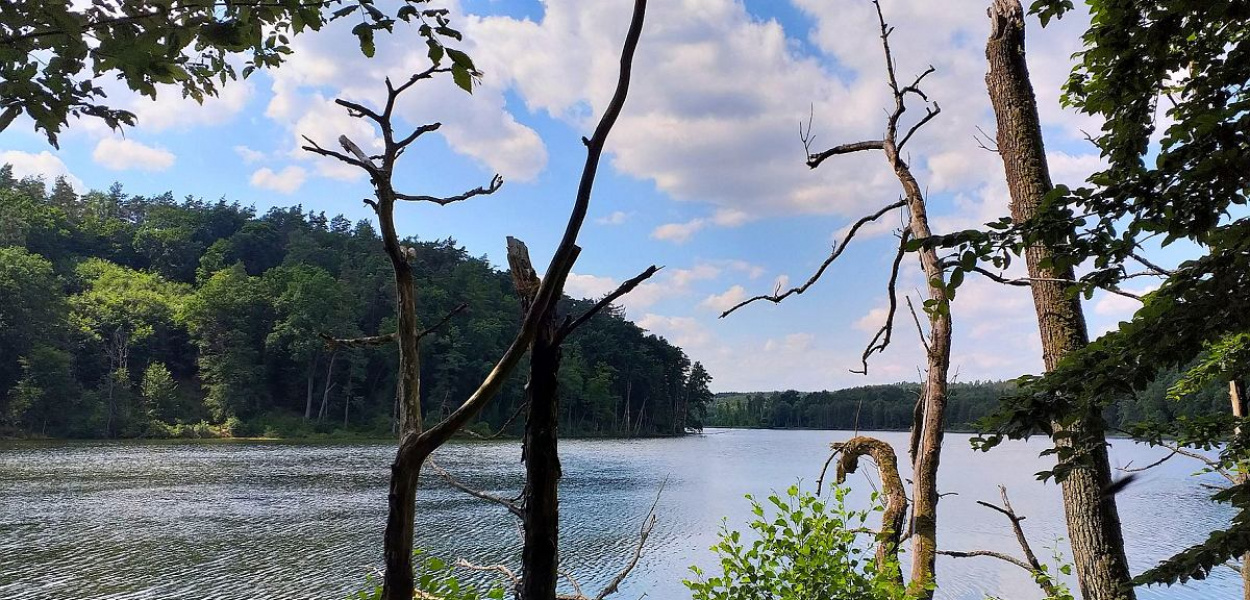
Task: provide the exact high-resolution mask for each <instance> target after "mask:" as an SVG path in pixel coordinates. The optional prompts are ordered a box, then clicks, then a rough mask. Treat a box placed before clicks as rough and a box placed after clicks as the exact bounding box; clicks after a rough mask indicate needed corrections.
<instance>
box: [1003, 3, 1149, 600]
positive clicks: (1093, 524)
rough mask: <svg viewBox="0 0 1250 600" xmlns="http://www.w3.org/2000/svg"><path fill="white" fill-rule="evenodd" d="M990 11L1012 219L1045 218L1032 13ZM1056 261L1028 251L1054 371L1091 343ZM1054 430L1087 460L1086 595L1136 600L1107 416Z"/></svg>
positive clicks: (1073, 536)
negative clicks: (1030, 49)
mask: <svg viewBox="0 0 1250 600" xmlns="http://www.w3.org/2000/svg"><path fill="white" fill-rule="evenodd" d="M988 12H989V16H990V21H991V23H992V30H991V34H990V38H989V42H988V43H987V45H986V58H987V59H988V61H989V73H988V74H987V75H986V76H985V81H986V85H987V87H988V89H989V94H990V100H991V101H992V103H993V106H994V114H995V116H996V118H997V122H998V135H997V141H998V152H999V154H1000V155H1001V156H1002V159H1003V165H1004V167H1005V169H1006V175H1007V186H1008V188H1009V189H1010V192H1011V216H1012V218H1013V219H1015V220H1016V221H1017V222H1024V221H1028V220H1030V219H1032V218H1033V217H1034V216H1035V215H1037V213H1038V210H1039V206H1040V205H1041V203H1042V200H1043V198H1044V197H1045V195H1046V194H1047V193H1048V192H1049V191H1050V190H1051V188H1052V186H1051V180H1050V171H1049V166H1048V165H1047V162H1046V151H1045V147H1044V144H1043V141H1042V132H1041V127H1040V125H1039V121H1038V116H1037V102H1036V100H1035V98H1034V95H1033V87H1032V84H1031V83H1030V81H1029V73H1028V65H1027V63H1026V61H1025V54H1024V47H1025V46H1024V16H1023V15H1024V11H1023V9H1022V8H1021V6H1020V3H1019V1H1018V0H994V2H993V3H992V4H991V5H990V8H989V11H988ZM1050 256H1052V251H1051V249H1050V248H1048V247H1046V246H1045V245H1040V244H1035V245H1032V246H1030V247H1029V248H1027V249H1026V251H1025V262H1026V264H1027V266H1028V271H1029V277H1030V278H1031V279H1032V282H1031V288H1032V292H1033V303H1034V306H1035V308H1036V311H1037V321H1038V328H1039V330H1040V332H1041V339H1042V358H1043V360H1044V362H1045V365H1046V370H1047V371H1049V370H1051V369H1053V368H1055V366H1056V365H1057V364H1058V363H1059V362H1060V361H1061V360H1062V359H1063V358H1064V356H1066V355H1067V354H1068V353H1070V352H1072V351H1073V350H1076V349H1078V348H1081V347H1083V346H1085V345H1086V344H1088V343H1089V334H1088V331H1087V330H1086V325H1085V317H1084V314H1083V313H1082V310H1081V303H1080V299H1079V298H1076V297H1072V296H1069V295H1068V294H1066V293H1065V285H1066V284H1065V283H1062V281H1066V280H1072V279H1073V272H1072V269H1070V268H1068V269H1053V268H1047V267H1045V266H1044V264H1045V263H1046V262H1047V260H1048V258H1049V257H1050ZM1057 280H1058V281H1057ZM1053 429H1054V436H1053V437H1054V443H1055V444H1056V446H1060V447H1062V446H1070V447H1073V449H1074V450H1075V451H1076V453H1077V454H1078V455H1082V456H1083V460H1080V461H1078V462H1076V463H1074V467H1075V468H1073V469H1072V471H1071V472H1070V473H1069V474H1068V476H1067V477H1065V478H1064V479H1063V481H1062V483H1061V485H1062V487H1063V499H1064V510H1065V513H1066V516H1067V525H1068V537H1069V540H1070V541H1071V544H1072V558H1073V563H1074V565H1075V567H1076V574H1077V580H1078V582H1079V586H1080V591H1081V596H1082V597H1083V598H1085V600H1131V599H1133V598H1135V596H1136V595H1135V593H1134V591H1133V588H1132V585H1131V583H1130V576H1129V568H1128V559H1127V558H1126V557H1125V554H1124V539H1123V533H1122V531H1121V528H1120V516H1119V512H1118V510H1117V508H1116V503H1115V497H1114V496H1113V495H1109V494H1105V493H1104V492H1103V491H1104V490H1105V489H1107V488H1108V486H1109V485H1110V484H1111V467H1110V463H1109V460H1108V457H1107V445H1106V435H1105V432H1104V431H1105V424H1104V422H1103V420H1102V416H1101V415H1100V414H1099V413H1097V412H1096V410H1094V409H1090V410H1089V411H1087V412H1086V413H1085V414H1082V415H1079V417H1078V419H1077V420H1076V421H1075V422H1074V423H1073V424H1072V425H1070V426H1065V425H1062V424H1060V423H1055V424H1054V427H1053Z"/></svg>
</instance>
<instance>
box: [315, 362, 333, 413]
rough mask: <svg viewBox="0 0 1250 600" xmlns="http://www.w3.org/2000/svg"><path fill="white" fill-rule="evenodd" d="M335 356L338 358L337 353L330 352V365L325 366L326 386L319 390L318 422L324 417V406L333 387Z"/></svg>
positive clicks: (328, 401)
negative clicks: (319, 407)
mask: <svg viewBox="0 0 1250 600" xmlns="http://www.w3.org/2000/svg"><path fill="white" fill-rule="evenodd" d="M336 358H338V353H337V352H331V353H330V365H329V366H328V367H326V387H325V389H324V390H322V392H321V410H319V411H317V422H318V423H320V422H321V421H322V420H324V419H325V416H326V407H327V406H329V405H330V390H333V389H334V359H336Z"/></svg>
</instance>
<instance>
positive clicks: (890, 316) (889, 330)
mask: <svg viewBox="0 0 1250 600" xmlns="http://www.w3.org/2000/svg"><path fill="white" fill-rule="evenodd" d="M909 231H910V230H909V229H906V228H904V229H903V234H902V235H901V236H899V242H898V252H897V253H896V254H895V255H894V263H893V264H892V265H890V282H889V283H888V284H886V288H885V290H886V295H887V296H888V297H889V299H890V308H889V310H888V311H887V312H886V315H885V323H882V324H881V329H878V330H877V334H876V335H874V336H872V341H870V342H868V347H867V348H864V354H863V355H862V356H860V360H861V361H862V362H863V364H864V368H863V370H861V371H857V370H855V369H851V372H852V373H857V374H859V375H867V374H868V357H869V356H872V355H873V354H875V353H877V352H884V351H885V349H886V348H888V347H889V346H890V337H891V336H892V335H893V334H894V315H895V314H896V313H897V312H898V290H897V287H898V272H899V268H900V267H901V266H902V264H903V256H905V255H906V254H907V239H908V238H909V237H910V236H911V234H910V233H909ZM878 340H880V343H878ZM925 348H928V344H925Z"/></svg>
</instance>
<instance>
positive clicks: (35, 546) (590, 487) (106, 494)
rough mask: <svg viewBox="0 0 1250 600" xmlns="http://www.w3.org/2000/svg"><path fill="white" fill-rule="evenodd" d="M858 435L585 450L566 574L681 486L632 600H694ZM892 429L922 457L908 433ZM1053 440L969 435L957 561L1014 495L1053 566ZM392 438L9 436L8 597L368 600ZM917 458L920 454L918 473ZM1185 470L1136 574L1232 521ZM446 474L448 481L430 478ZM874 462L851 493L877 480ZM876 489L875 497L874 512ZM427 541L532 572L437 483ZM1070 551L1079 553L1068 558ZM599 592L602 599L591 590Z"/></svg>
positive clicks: (1018, 576) (729, 438) (950, 506)
mask: <svg viewBox="0 0 1250 600" xmlns="http://www.w3.org/2000/svg"><path fill="white" fill-rule="evenodd" d="M850 435H851V434H850V433H849V432H838V431H770V430H725V429H713V430H708V431H707V432H706V433H705V434H704V435H699V436H689V437H684V438H675V439H642V440H569V441H564V442H562V443H561V451H562V456H563V465H564V480H563V483H562V487H561V498H562V532H561V536H562V555H563V562H564V567H565V569H566V570H568V571H570V572H572V573H573V574H574V575H576V576H577V577H578V579H579V580H580V581H581V582H582V584H583V587H584V588H585V589H586V590H587V591H588V592H591V590H596V591H597V590H598V587H599V585H600V584H602V583H603V582H605V581H606V580H608V579H610V578H611V577H612V576H613V575H614V574H615V573H616V572H617V571H618V570H619V568H620V567H621V566H622V565H624V564H625V562H626V561H627V560H628V558H629V556H630V555H631V553H632V552H633V548H634V546H635V544H636V539H637V532H638V528H639V525H640V523H641V521H642V518H643V516H644V514H645V513H646V510H647V508H648V507H649V506H650V504H651V502H652V500H653V499H654V497H655V494H656V491H657V489H658V488H659V486H660V484H661V482H662V481H665V480H667V484H666V487H665V488H664V492H663V494H662V496H661V498H660V501H659V506H658V509H657V515H658V518H659V521H658V524H657V526H656V529H655V532H654V533H653V534H652V536H651V538H650V540H649V541H648V544H647V547H646V551H645V554H644V556H643V558H642V560H641V562H640V563H639V565H638V567H637V569H636V570H635V571H634V572H633V573H632V574H631V575H630V577H629V579H627V580H626V582H625V584H624V585H622V587H621V594H620V595H619V596H614V597H617V598H622V599H623V600H624V599H628V600H633V599H636V598H639V597H640V596H642V595H643V594H645V595H646V597H647V598H651V599H657V600H668V599H682V598H689V593H688V592H687V590H686V589H685V587H684V586H682V584H681V580H682V579H683V578H684V577H687V576H688V575H689V571H688V570H687V569H688V567H689V566H690V565H692V564H699V565H701V566H703V567H704V568H708V569H710V568H711V567H712V566H714V563H713V555H712V554H711V552H710V551H709V550H708V548H709V546H711V545H712V544H713V543H715V541H716V533H717V529H718V528H719V526H720V524H721V519H722V518H723V517H727V518H728V520H729V523H730V524H731V525H733V526H735V527H738V528H741V529H745V523H746V521H747V520H748V518H749V517H750V513H749V505H748V504H747V502H746V501H745V500H744V499H743V495H744V494H747V493H752V494H756V495H759V496H764V495H766V494H767V493H768V492H769V491H770V490H784V488H786V487H787V486H789V485H790V484H793V483H795V482H796V481H798V480H802V481H803V482H804V483H805V485H808V486H809V487H811V486H812V485H813V484H814V482H815V480H816V478H817V476H818V474H819V471H820V468H821V466H822V465H823V464H824V461H825V459H826V458H827V456H828V444H829V443H830V442H832V441H836V440H843V439H846V438H847V437H849V436H850ZM872 435H876V436H878V437H881V438H883V439H885V440H886V441H888V442H890V443H892V444H894V446H895V447H896V448H904V447H905V444H906V436H907V434H905V433H898V432H885V433H875V434H872ZM1045 447H1046V442H1045V440H1043V439H1040V438H1039V439H1035V440H1032V441H1030V442H1027V443H1024V442H1015V443H1005V444H1004V446H1002V447H1000V448H997V449H995V450H993V451H991V452H989V453H978V452H974V451H973V450H971V448H970V447H969V444H968V436H967V435H963V434H948V435H947V436H946V444H945V448H944V454H943V461H942V473H941V475H940V479H939V481H940V485H941V489H942V491H943V492H951V493H953V494H954V495H949V496H945V497H944V498H943V500H942V502H941V505H940V515H939V517H940V522H939V523H940V525H939V527H940V531H939V535H940V538H939V541H940V544H941V546H942V547H944V548H946V549H951V550H972V549H992V550H999V551H1003V552H1008V553H1011V554H1019V549H1018V547H1017V546H1016V543H1015V538H1014V536H1013V535H1012V533H1011V529H1010V527H1009V525H1008V523H1007V521H1006V519H1004V518H1003V517H1002V516H1001V515H999V514H997V513H993V512H991V511H989V510H988V509H985V508H983V507H980V506H977V505H976V501H977V500H988V501H993V502H995V503H997V502H998V490H997V486H998V484H1000V483H1001V484H1005V485H1006V486H1007V487H1008V490H1009V492H1010V494H1011V499H1012V504H1013V505H1014V506H1015V508H1016V511H1017V512H1018V513H1020V514H1022V515H1025V516H1027V520H1026V521H1025V522H1024V526H1025V528H1026V531H1027V533H1028V535H1029V537H1030V539H1031V541H1032V543H1033V545H1034V549H1035V550H1036V551H1037V553H1038V554H1039V555H1042V556H1049V555H1050V554H1051V552H1050V550H1048V547H1053V546H1055V543H1056V540H1057V539H1059V538H1062V537H1063V536H1064V527H1063V513H1062V508H1061V505H1060V495H1059V489H1058V487H1057V486H1055V485H1053V484H1043V483H1040V482H1038V481H1036V480H1035V479H1034V477H1033V474H1034V473H1035V472H1037V471H1040V470H1043V469H1044V468H1045V467H1046V465H1047V464H1048V463H1047V462H1045V461H1044V460H1043V459H1041V458H1038V456H1037V453H1038V452H1039V451H1040V450H1042V449H1044V448H1045ZM1165 454H1166V451H1164V450H1161V449H1151V448H1148V447H1145V446H1141V445H1136V444H1133V443H1132V442H1129V441H1123V440H1119V441H1115V442H1114V443H1113V444H1112V451H1111V456H1112V461H1113V464H1114V465H1118V466H1126V465H1128V464H1129V463H1132V464H1134V465H1143V464H1147V463H1149V462H1151V461H1153V460H1156V459H1158V458H1161V457H1162V456H1163V455H1165ZM393 455H394V447H393V445H392V444H387V443H371V444H357V443H326V444H308V443H283V442H243V441H238V442H236V441H210V442H160V443H156V442H152V443H135V442H50V443H36V442H0V598H6V599H27V598H30V599H40V600H61V599H67V600H68V599H75V600H80V599H81V600H86V599H92V600H104V599H123V598H124V599H146V598H152V599H158V598H159V599H214V600H226V599H236V598H237V599H243V598H283V599H310V600H323V599H326V600H333V599H339V598H342V597H344V596H345V595H346V594H347V593H350V592H351V591H353V590H355V589H357V588H358V587H359V586H360V583H361V582H362V580H363V577H364V575H365V574H366V573H367V572H368V570H369V569H370V568H371V567H373V566H377V565H379V564H380V562H381V538H382V528H383V524H384V520H385V506H386V477H387V472H388V466H389V464H390V460H391V458H392V456H393ZM436 457H437V459H438V460H439V462H440V464H441V465H442V466H443V467H445V468H446V469H448V470H449V471H451V472H452V473H454V474H456V475H457V476H458V477H459V478H461V479H462V480H464V481H466V482H468V483H470V484H472V485H475V486H478V487H481V488H484V489H488V490H491V491H495V492H497V493H500V494H501V495H507V496H513V495H516V493H517V492H518V491H519V489H520V482H521V479H522V469H521V465H520V464H519V462H518V457H519V443H518V442H516V441H497V442H471V443H470V442H466V443H454V444H452V445H450V446H448V447H447V448H444V449H443V450H442V451H440V453H439V454H438V455H436ZM904 462H905V461H904ZM1199 467H1200V465H1198V464H1197V463H1195V462H1193V461H1190V460H1189V459H1186V458H1183V457H1176V458H1174V459H1172V460H1170V461H1168V462H1167V463H1164V464H1163V465H1162V466H1160V467H1158V468H1156V469H1153V470H1151V471H1149V472H1147V473H1145V474H1144V475H1143V476H1142V477H1141V480H1140V481H1139V482H1136V483H1134V484H1133V485H1130V486H1129V487H1128V488H1126V489H1125V490H1124V491H1123V492H1122V493H1121V494H1120V495H1119V501H1120V512H1121V515H1122V516H1123V518H1124V529H1125V537H1126V538H1127V540H1128V544H1129V547H1128V552H1129V559H1130V563H1131V564H1132V567H1133V570H1134V572H1140V571H1142V570H1144V569H1145V568H1148V567H1149V566H1152V565H1153V564H1154V563H1156V562H1157V561H1158V560H1160V559H1162V558H1165V557H1167V556H1169V555H1171V554H1172V553H1173V552H1175V551H1177V550H1180V549H1182V548H1184V547H1186V546H1187V545H1189V544H1192V543H1195V542H1198V541H1201V540H1202V539H1203V538H1205V536H1206V534H1207V532H1208V531H1209V530H1211V529H1214V528H1219V527H1223V526H1225V525H1227V524H1228V522H1229V519H1230V517H1231V516H1232V511H1231V510H1230V509H1229V508H1228V507H1226V506H1222V505H1217V504H1213V503H1211V502H1210V501H1209V500H1208V499H1207V496H1208V495H1209V493H1210V492H1209V490H1207V489H1204V488H1203V487H1202V485H1201V484H1202V483H1209V484H1214V483H1219V479H1218V476H1212V475H1200V476H1193V474H1194V473H1195V472H1196V471H1198V470H1199ZM427 471H428V470H427ZM864 473H873V474H875V469H873V468H866V469H865V468H861V470H860V474H856V475H854V476H852V477H851V478H850V479H849V480H848V484H849V485H851V486H852V487H853V488H856V489H857V490H859V491H865V490H868V489H869V481H868V480H867V479H866V475H864ZM863 499H864V495H863V494H862V493H857V495H856V500H855V501H856V502H862V501H863ZM418 502H419V505H420V506H419V510H418V514H419V517H418V526H417V543H418V545H420V546H422V547H424V548H427V549H428V550H429V551H430V552H431V553H432V554H435V555H438V556H442V557H447V558H456V557H464V558H466V559H469V560H470V561H473V562H476V563H479V564H486V563H507V564H512V565H515V561H516V560H517V557H518V556H519V539H518V536H517V534H516V526H515V520H514V519H513V518H512V517H511V515H509V514H508V513H507V512H506V511H505V510H503V509H502V508H500V507H497V506H494V505H490V504H486V503H483V502H482V501H480V500H476V499H474V498H471V497H468V496H466V495H465V494H463V493H461V492H458V491H455V490H452V489H450V488H448V487H446V486H444V485H442V482H441V481H439V480H438V479H437V477H433V476H428V475H427V476H426V478H425V482H424V484H423V487H422V489H421V491H420V492H419V500H418ZM1064 547H1065V548H1066V545H1065V546H1064ZM939 569H940V571H939V590H938V597H939V598H947V599H951V600H974V599H975V600H980V599H982V598H984V597H985V596H986V595H987V594H993V595H1000V596H1003V597H1005V598H1010V599H1011V600H1033V599H1037V598H1040V597H1041V593H1040V592H1038V590H1037V589H1036V587H1035V586H1034V585H1033V583H1032V582H1031V580H1030V578H1029V577H1028V576H1027V574H1026V573H1024V571H1022V570H1020V569H1019V568H1018V567H1014V566H1011V565H1007V564H1006V563H1002V562H999V561H997V560H994V559H990V558H970V559H953V558H946V557H941V558H940V560H939ZM1239 589H1240V588H1239V578H1238V576H1237V575H1236V574H1235V573H1233V571H1231V570H1229V569H1222V570H1217V571H1216V572H1215V573H1214V574H1213V575H1212V577H1211V578H1210V579H1209V580H1207V581H1202V582H1195V583H1192V584H1190V585H1187V586H1181V587H1173V588H1152V589H1142V590H1141V591H1140V594H1139V597H1140V598H1142V599H1143V600H1146V599H1159V598H1178V599H1187V598H1194V599H1198V598H1202V599H1211V598H1229V599H1231V598H1237V597H1240V591H1239ZM591 594H592V595H593V592H591Z"/></svg>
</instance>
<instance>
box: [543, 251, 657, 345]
mask: <svg viewBox="0 0 1250 600" xmlns="http://www.w3.org/2000/svg"><path fill="white" fill-rule="evenodd" d="M662 268H663V267H657V266H655V265H651V266H650V267H647V270H646V271H643V272H641V273H639V274H638V275H636V276H634V277H633V278H632V279H629V280H627V281H625V283H622V284H621V285H620V287H618V288H616V289H615V290H613V291H612V293H610V294H608V295H607V296H604V297H603V298H602V299H600V300H599V301H598V302H596V303H595V305H594V306H592V307H590V308H589V309H588V310H587V311H586V312H584V313H582V314H581V316H579V317H577V318H575V319H570V320H569V321H566V322H565V323H564V324H563V325H561V326H560V331H559V333H557V334H556V339H557V340H563V339H564V338H565V337H567V336H568V335H569V334H570V333H573V332H574V331H575V330H576V329H577V328H578V327H581V326H582V324H583V323H585V322H586V321H589V320H590V319H591V317H594V316H595V315H596V314H597V313H599V311H602V310H603V309H604V308H607V307H608V306H609V305H611V304H612V303H613V302H616V301H617V300H618V299H620V298H621V296H624V295H625V294H628V293H630V292H632V291H634V288H636V287H638V285H639V284H641V283H642V282H644V281H646V280H648V279H650V278H651V276H652V275H655V274H656V273H658V272H659V270H660V269H662Z"/></svg>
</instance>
